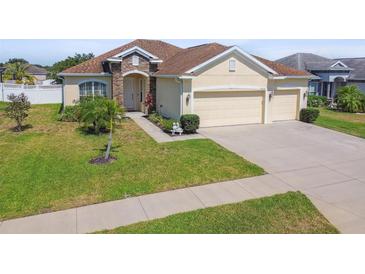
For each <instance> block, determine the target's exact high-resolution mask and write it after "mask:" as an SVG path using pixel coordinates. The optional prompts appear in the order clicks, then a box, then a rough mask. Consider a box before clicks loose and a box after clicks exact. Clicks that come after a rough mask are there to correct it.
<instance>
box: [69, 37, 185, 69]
mask: <svg viewBox="0 0 365 274" xmlns="http://www.w3.org/2000/svg"><path fill="white" fill-rule="evenodd" d="M135 46H138V47H140V48H143V49H144V50H146V51H148V52H150V53H152V54H153V55H156V56H157V57H159V58H160V59H161V60H167V59H168V58H170V57H171V56H173V55H175V54H176V53H178V52H179V51H180V50H182V49H181V48H179V47H176V46H174V45H171V44H169V43H166V42H163V41H159V40H145V39H137V40H134V41H132V42H130V43H128V44H125V45H123V46H121V47H118V48H116V49H113V50H111V51H108V52H106V53H104V54H102V55H100V56H97V57H95V58H93V59H90V60H88V61H86V62H83V63H81V64H79V65H76V66H74V67H71V68H68V69H66V70H64V71H63V73H101V72H103V67H102V65H101V64H102V62H103V61H105V60H106V59H107V58H110V57H112V56H114V55H116V54H118V53H120V52H122V51H125V50H127V49H129V48H132V47H135Z"/></svg>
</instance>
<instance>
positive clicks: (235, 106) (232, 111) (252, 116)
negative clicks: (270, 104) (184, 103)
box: [194, 91, 263, 127]
mask: <svg viewBox="0 0 365 274" xmlns="http://www.w3.org/2000/svg"><path fill="white" fill-rule="evenodd" d="M262 112H263V94H262V92H255V91H234V92H233V91H229V92H227V91H217V92H211V91H209V92H195V93H194V113H196V114H198V115H199V117H200V126H202V127H211V126H227V125H239V124H256V123H262V115H263V113H262Z"/></svg>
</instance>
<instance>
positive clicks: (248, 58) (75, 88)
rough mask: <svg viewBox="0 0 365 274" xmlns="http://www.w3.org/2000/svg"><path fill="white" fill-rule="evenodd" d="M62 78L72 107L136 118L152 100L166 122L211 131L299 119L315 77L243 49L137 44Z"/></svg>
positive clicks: (65, 73) (214, 45)
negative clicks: (104, 107)
mask: <svg viewBox="0 0 365 274" xmlns="http://www.w3.org/2000/svg"><path fill="white" fill-rule="evenodd" d="M60 76H63V78H64V103H65V105H72V104H74V103H76V102H78V101H79V100H80V98H82V97H83V96H106V97H109V98H114V99H116V100H118V102H119V103H120V104H122V105H123V106H124V107H125V108H126V109H127V110H129V111H144V101H145V97H146V95H147V94H148V93H151V94H152V97H153V99H154V105H155V108H156V111H157V112H159V113H160V114H162V115H163V116H166V117H170V118H175V119H178V118H179V117H180V116H181V115H182V114H188V113H195V114H198V115H199V116H200V120H201V126H202V127H209V126H223V125H238V124H253V123H271V122H273V121H281V120H294V119H298V116H299V110H300V109H301V108H303V107H306V97H307V93H308V80H309V79H310V77H311V76H312V75H311V74H310V73H308V72H306V71H301V70H296V69H293V68H290V67H287V66H285V65H282V64H279V63H275V62H272V61H269V60H266V59H263V58H261V57H257V56H253V55H250V54H248V53H246V52H244V51H243V50H241V49H240V48H239V47H237V46H230V47H227V46H223V45H220V44H217V43H210V44H204V45H199V46H195V47H190V48H186V49H182V48H179V47H176V46H174V45H171V44H168V43H165V42H163V41H158V40H135V41H133V42H131V43H128V44H126V45H123V46H121V47H119V48H116V49H114V50H112V51H109V52H107V53H105V54H103V55H100V56H98V57H96V58H94V59H91V60H89V61H86V62H84V63H82V64H79V65H77V66H74V67H72V68H69V69H67V70H65V71H63V72H62V73H60Z"/></svg>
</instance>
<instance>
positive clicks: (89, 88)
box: [79, 81, 107, 99]
mask: <svg viewBox="0 0 365 274" xmlns="http://www.w3.org/2000/svg"><path fill="white" fill-rule="evenodd" d="M79 89H80V99H82V98H85V97H93V98H94V97H95V96H101V97H107V94H106V84H104V83H101V82H97V81H90V82H85V83H82V84H80V85H79Z"/></svg>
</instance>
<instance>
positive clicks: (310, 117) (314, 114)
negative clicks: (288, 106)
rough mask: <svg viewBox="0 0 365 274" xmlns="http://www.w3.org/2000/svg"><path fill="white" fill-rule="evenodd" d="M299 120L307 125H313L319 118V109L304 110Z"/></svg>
mask: <svg viewBox="0 0 365 274" xmlns="http://www.w3.org/2000/svg"><path fill="white" fill-rule="evenodd" d="M299 116H300V117H299V119H300V121H302V122H305V123H313V122H314V121H315V120H317V118H318V116H319V109H317V108H303V109H302V110H301V111H300V115H299Z"/></svg>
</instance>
